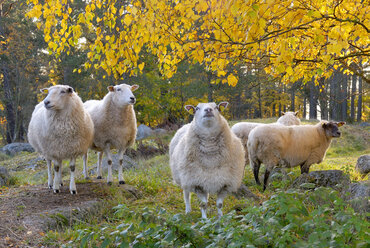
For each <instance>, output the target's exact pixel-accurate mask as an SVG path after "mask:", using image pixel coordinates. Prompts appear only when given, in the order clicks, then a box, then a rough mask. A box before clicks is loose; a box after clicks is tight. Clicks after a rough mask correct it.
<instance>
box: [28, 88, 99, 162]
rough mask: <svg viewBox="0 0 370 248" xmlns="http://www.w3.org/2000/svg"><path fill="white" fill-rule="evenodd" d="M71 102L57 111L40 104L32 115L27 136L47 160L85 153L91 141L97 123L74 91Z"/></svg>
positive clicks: (72, 156)
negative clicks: (94, 122)
mask: <svg viewBox="0 0 370 248" xmlns="http://www.w3.org/2000/svg"><path fill="white" fill-rule="evenodd" d="M68 101H69V102H68V105H67V106H68V107H67V108H66V109H62V110H57V111H55V110H47V109H46V108H45V107H44V106H43V103H39V104H38V105H37V106H36V107H35V110H34V113H33V114H32V118H31V122H30V125H29V132H28V137H29V139H30V143H31V145H32V146H34V147H35V149H36V150H37V151H38V152H41V153H42V154H43V155H44V156H45V157H46V158H47V159H51V160H63V159H67V158H68V159H71V158H76V157H77V156H80V155H82V154H84V153H86V152H87V150H88V148H89V146H90V145H91V143H92V139H93V134H94V126H93V123H92V120H91V118H90V115H89V114H88V113H87V112H85V111H84V108H83V103H82V101H81V99H80V97H79V96H78V95H77V94H76V93H75V92H73V93H71V97H70V98H69V100H68Z"/></svg>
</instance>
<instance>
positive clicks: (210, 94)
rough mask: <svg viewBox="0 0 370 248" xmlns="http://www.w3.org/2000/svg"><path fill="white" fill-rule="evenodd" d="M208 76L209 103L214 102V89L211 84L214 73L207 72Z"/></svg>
mask: <svg viewBox="0 0 370 248" xmlns="http://www.w3.org/2000/svg"><path fill="white" fill-rule="evenodd" d="M207 76H208V102H213V87H212V84H211V81H212V72H210V71H209V72H207Z"/></svg>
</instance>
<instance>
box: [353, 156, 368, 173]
mask: <svg viewBox="0 0 370 248" xmlns="http://www.w3.org/2000/svg"><path fill="white" fill-rule="evenodd" d="M355 169H356V171H358V172H359V173H360V174H361V175H363V176H366V175H367V174H368V173H369V172H370V155H362V156H361V157H359V158H358V159H357V163H356V167H355Z"/></svg>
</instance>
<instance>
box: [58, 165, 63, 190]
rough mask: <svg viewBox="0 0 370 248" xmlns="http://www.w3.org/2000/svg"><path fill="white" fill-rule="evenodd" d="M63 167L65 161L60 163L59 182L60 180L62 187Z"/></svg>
mask: <svg viewBox="0 0 370 248" xmlns="http://www.w3.org/2000/svg"><path fill="white" fill-rule="evenodd" d="M62 166H63V161H60V166H59V172H58V173H59V175H58V180H59V184H60V187H62V186H63V177H62Z"/></svg>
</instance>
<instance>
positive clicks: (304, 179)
mask: <svg viewBox="0 0 370 248" xmlns="http://www.w3.org/2000/svg"><path fill="white" fill-rule="evenodd" d="M350 183H351V180H350V178H349V176H348V175H346V174H344V173H343V171H341V170H325V171H313V172H310V173H309V174H306V173H305V174H302V175H300V176H299V177H298V178H297V179H295V180H294V182H293V184H292V187H295V188H299V187H302V188H315V187H331V188H334V189H336V190H342V189H344V188H347V187H348V186H349V185H350Z"/></svg>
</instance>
